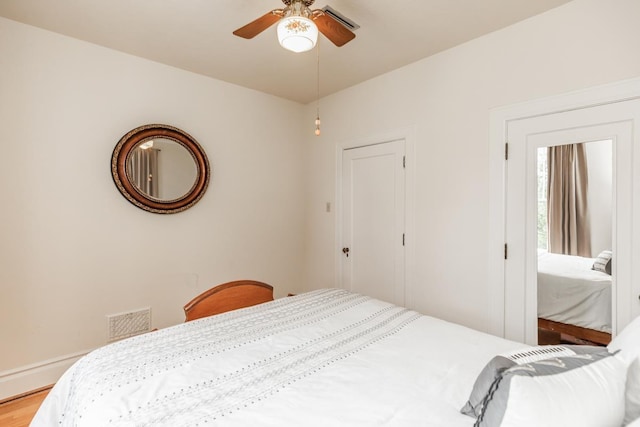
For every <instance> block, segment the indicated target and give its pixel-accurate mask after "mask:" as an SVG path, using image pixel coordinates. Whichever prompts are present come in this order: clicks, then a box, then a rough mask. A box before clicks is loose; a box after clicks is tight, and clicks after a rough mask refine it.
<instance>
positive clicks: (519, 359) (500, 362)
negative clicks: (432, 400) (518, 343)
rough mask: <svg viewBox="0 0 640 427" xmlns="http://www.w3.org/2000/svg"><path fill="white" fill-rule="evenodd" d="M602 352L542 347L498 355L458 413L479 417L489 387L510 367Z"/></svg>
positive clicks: (581, 348)
mask: <svg viewBox="0 0 640 427" xmlns="http://www.w3.org/2000/svg"><path fill="white" fill-rule="evenodd" d="M602 352H606V349H605V348H603V347H596V346H572V345H544V346H538V347H526V348H523V349H521V350H516V351H512V352H509V353H503V354H499V355H498V356H496V357H494V358H493V359H491V360H490V361H489V363H487V365H486V366H485V367H484V369H483V370H482V372H480V375H478V378H477V379H476V382H475V384H474V385H473V389H472V390H471V395H470V396H469V400H468V401H467V403H466V404H465V405H464V406H463V407H462V409H460V412H462V413H463V414H465V415H469V416H470V417H474V418H475V417H477V416H479V415H480V414H481V413H482V408H483V406H484V402H485V400H486V398H487V395H488V393H489V391H490V389H491V386H492V385H493V383H494V382H495V381H496V380H497V379H498V378H500V376H501V375H502V373H503V372H504V371H506V370H507V369H509V368H511V367H514V366H517V365H522V364H525V363H530V362H536V361H538V360H543V359H549V358H552V357H560V356H574V355H576V354H590V353H602Z"/></svg>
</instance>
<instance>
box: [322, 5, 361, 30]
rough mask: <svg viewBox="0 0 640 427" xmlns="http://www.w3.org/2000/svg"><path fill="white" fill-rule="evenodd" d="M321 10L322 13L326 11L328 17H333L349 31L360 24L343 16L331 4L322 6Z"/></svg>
mask: <svg viewBox="0 0 640 427" xmlns="http://www.w3.org/2000/svg"><path fill="white" fill-rule="evenodd" d="M322 10H323V11H324V13H326V14H327V15H329V16H330V17H332V18H333V19H335V20H336V21H338V22H339V23H341V24H342V25H344V26H345V27H347V28H348V29H350V30H351V31H355V30H357V29H358V28H360V25H358V24H356V23H355V22H353V21H352V20H351V19H349V18H347V17H346V16H344V15H343V14H341V13H340V12H338V11H337V10H335V9H334V8H332V7H331V6H325V7H323V8H322Z"/></svg>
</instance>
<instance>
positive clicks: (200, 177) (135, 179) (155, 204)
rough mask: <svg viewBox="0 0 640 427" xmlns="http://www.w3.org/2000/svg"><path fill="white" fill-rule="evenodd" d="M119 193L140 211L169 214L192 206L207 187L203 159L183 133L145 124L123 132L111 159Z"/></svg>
mask: <svg viewBox="0 0 640 427" xmlns="http://www.w3.org/2000/svg"><path fill="white" fill-rule="evenodd" d="M111 176H112V177H113V182H114V183H115V184H116V187H117V188H118V190H119V191H120V193H121V194H122V195H123V196H124V197H125V198H126V199H127V200H128V201H129V202H131V203H132V204H134V205H135V206H137V207H138V208H140V209H143V210H145V211H148V212H153V213H158V214H173V213H178V212H182V211H185V210H187V209H189V208H191V207H192V206H193V205H195V204H196V203H197V202H198V201H199V200H200V199H201V198H202V196H203V195H204V193H205V191H206V190H207V186H208V185H209V179H210V177H211V170H210V167H209V160H208V159H207V155H206V153H205V152H204V150H203V149H202V147H201V146H200V144H198V142H197V141H196V140H195V139H194V138H193V137H192V136H191V135H189V134H188V133H186V132H185V131H183V130H181V129H178V128H176V127H173V126H169V125H164V124H148V125H143V126H139V127H137V128H135V129H132V130H131V131H129V132H127V133H126V134H125V135H124V136H123V137H122V138H120V140H119V141H118V143H117V144H116V146H115V148H114V149H113V154H112V156H111Z"/></svg>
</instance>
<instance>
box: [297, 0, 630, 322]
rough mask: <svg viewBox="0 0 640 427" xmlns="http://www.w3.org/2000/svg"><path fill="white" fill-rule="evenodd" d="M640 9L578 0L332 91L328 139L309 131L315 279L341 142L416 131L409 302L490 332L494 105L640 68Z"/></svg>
mask: <svg viewBox="0 0 640 427" xmlns="http://www.w3.org/2000/svg"><path fill="white" fill-rule="evenodd" d="M638 16H640V2H639V1H637V0H611V1H602V0H575V1H573V2H571V3H568V4H566V5H564V6H561V7H559V8H557V9H554V10H551V11H549V12H547V13H545V14H542V15H539V16H537V17H533V18H531V19H529V20H526V21H524V22H521V23H519V24H516V25H513V26H511V27H508V28H506V29H503V30H500V31H497V32H494V33H492V34H489V35H487V36H485V37H482V38H479V39H476V40H473V41H471V42H468V43H466V44H463V45H461V46H458V47H456V48H454V49H450V50H448V51H445V52H442V53H440V54H438V55H435V56H433V57H430V58H427V59H424V60H422V61H419V62H416V63H414V64H411V65H409V66H406V67H403V68H401V69H398V70H396V71H393V72H391V73H388V74H386V75H383V76H380V77H378V78H375V79H372V80H370V81H367V82H364V83H362V84H360V85H358V86H355V87H352V88H350V89H347V90H344V91H342V92H340V93H338V94H335V95H333V96H330V97H327V98H325V99H323V100H322V101H321V104H320V114H321V118H322V136H321V137H320V138H315V137H314V136H313V135H312V132H311V130H310V131H309V132H307V134H308V135H309V136H308V139H309V143H308V144H307V145H306V146H307V147H308V149H307V153H306V156H307V157H306V161H307V171H308V173H309V174H310V179H309V181H308V188H307V210H308V211H307V214H306V218H307V236H308V240H307V242H306V244H305V250H306V259H307V265H306V280H305V283H306V284H307V286H308V287H309V288H310V289H311V288H318V287H323V286H327V285H333V284H335V280H334V275H335V271H336V270H335V268H336V266H335V260H336V258H335V249H336V245H335V237H334V236H335V233H334V230H335V227H336V224H337V223H336V218H335V215H334V213H330V214H327V213H326V212H325V210H324V206H325V203H326V202H327V201H331V202H333V203H336V202H337V200H336V170H335V169H336V168H335V165H336V153H337V149H336V146H340V145H343V144H350V143H351V142H352V141H357V140H362V139H371V138H373V139H375V137H376V136H377V135H386V134H388V133H389V132H394V131H396V130H398V129H400V130H401V129H409V130H408V131H407V132H408V133H410V134H413V141H414V142H415V159H413V160H411V159H410V160H409V167H414V168H415V177H416V178H415V191H414V194H410V195H409V196H410V197H415V212H413V216H414V217H415V233H414V235H408V236H407V242H408V245H413V247H412V248H410V249H413V251H414V253H415V259H414V260H412V262H414V263H415V271H413V272H412V271H410V272H409V273H410V274H411V273H412V275H411V276H409V281H408V284H407V305H409V306H410V307H413V308H416V309H418V310H420V311H422V312H424V313H428V314H431V315H435V316H437V317H441V318H444V319H448V320H452V321H455V322H458V323H462V324H465V325H469V326H471V327H474V328H477V329H480V330H487V329H488V322H489V320H488V309H487V302H488V301H487V299H488V295H489V294H488V289H489V283H488V266H487V239H488V228H489V218H488V210H489V200H488V199H489V183H488V181H489V169H488V166H489V111H490V109H492V108H494V107H498V106H504V105H509V104H513V103H517V102H522V101H526V100H531V99H537V98H543V97H547V96H551V95H555V94H560V93H565V92H569V91H573V90H577V89H581V88H587V87H591V86H596V85H601V84H605V83H609V82H614V81H618V80H623V79H628V78H632V77H637V76H639V75H640V55H638V52H640V27H639V26H638V25H637V17H638ZM314 114H315V110H314V109H313V107H312V106H309V107H308V110H307V119H306V120H307V121H308V122H309V123H311V122H312V120H313V119H312V117H313V116H314ZM400 132H402V130H401V131H400ZM381 138H382V136H381ZM333 212H335V210H334V211H333Z"/></svg>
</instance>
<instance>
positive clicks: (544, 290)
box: [538, 252, 611, 333]
mask: <svg viewBox="0 0 640 427" xmlns="http://www.w3.org/2000/svg"><path fill="white" fill-rule="evenodd" d="M593 262H594V259H593V258H584V257H579V256H571V255H562V254H554V253H548V252H543V253H540V254H539V255H538V317H541V318H543V319H548V320H553V321H556V322H562V323H568V324H571V325H576V326H581V327H583V328H590V329H595V330H598V331H602V332H608V333H611V276H609V275H608V274H606V273H603V272H600V271H595V270H592V269H591V267H592V266H593Z"/></svg>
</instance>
